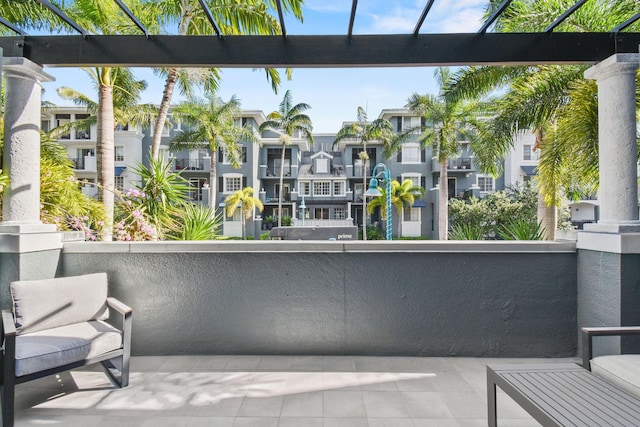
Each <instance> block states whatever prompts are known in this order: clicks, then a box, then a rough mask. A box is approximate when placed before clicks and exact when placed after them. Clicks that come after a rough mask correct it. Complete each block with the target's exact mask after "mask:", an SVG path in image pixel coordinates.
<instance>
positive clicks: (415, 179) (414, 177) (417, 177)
mask: <svg viewBox="0 0 640 427" xmlns="http://www.w3.org/2000/svg"><path fill="white" fill-rule="evenodd" d="M421 177H422V176H421V175H402V177H401V178H400V179H401V181H400V183H401V184H402V181H404V180H405V179H410V180H411V183H412V184H413V186H414V187H419V186H420V178H421Z"/></svg>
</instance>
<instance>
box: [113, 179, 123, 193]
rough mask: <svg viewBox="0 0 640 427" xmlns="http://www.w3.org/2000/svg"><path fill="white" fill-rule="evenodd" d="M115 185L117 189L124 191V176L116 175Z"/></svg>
mask: <svg viewBox="0 0 640 427" xmlns="http://www.w3.org/2000/svg"><path fill="white" fill-rule="evenodd" d="M115 185H116V190H118V191H124V177H123V176H116V180H115Z"/></svg>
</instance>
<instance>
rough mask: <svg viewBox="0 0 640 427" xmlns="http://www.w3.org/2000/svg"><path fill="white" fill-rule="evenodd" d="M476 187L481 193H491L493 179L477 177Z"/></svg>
mask: <svg viewBox="0 0 640 427" xmlns="http://www.w3.org/2000/svg"><path fill="white" fill-rule="evenodd" d="M478 187H479V188H480V192H481V193H488V192H490V191H493V177H490V176H478Z"/></svg>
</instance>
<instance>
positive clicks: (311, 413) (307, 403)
mask: <svg viewBox="0 0 640 427" xmlns="http://www.w3.org/2000/svg"><path fill="white" fill-rule="evenodd" d="M323 408H324V395H323V392H321V391H316V392H312V393H297V394H290V395H286V396H284V401H283V403H282V412H281V413H280V417H281V418H284V417H322V415H323V411H324V409H323Z"/></svg>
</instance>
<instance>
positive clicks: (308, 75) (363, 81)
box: [43, 0, 487, 133]
mask: <svg viewBox="0 0 640 427" xmlns="http://www.w3.org/2000/svg"><path fill="white" fill-rule="evenodd" d="M486 3H487V2H486V0H455V1H451V0H436V1H435V2H434V4H433V7H432V9H431V11H430V13H429V15H428V16H427V19H426V20H425V22H424V24H423V26H422V29H421V32H422V33H436V32H442V33H464V32H475V31H477V30H478V29H479V28H480V27H481V25H482V15H483V9H484V6H485V5H486ZM425 4H426V0H360V1H359V2H358V8H357V14H356V19H355V22H354V28H353V32H354V34H382V33H386V34H407V33H411V32H413V29H414V27H415V25H416V23H417V20H418V18H419V16H420V13H421V12H422V9H423V8H424V5H425ZM350 12H351V1H349V0H306V1H305V7H304V23H303V24H300V23H298V22H296V21H295V20H294V19H293V18H290V17H289V18H285V24H286V27H287V33H288V34H291V35H294V34H307V35H308V34H346V33H347V29H348V26H349V16H350ZM46 71H47V72H48V73H50V74H52V75H53V76H55V77H56V81H55V82H53V83H45V85H44V87H45V93H44V95H43V99H44V100H46V101H51V102H53V103H55V104H57V105H70V103H69V101H65V100H62V99H60V98H59V97H58V96H57V94H56V89H57V88H58V87H60V86H69V87H72V88H74V89H76V90H79V91H81V92H83V93H85V94H87V95H90V96H92V97H95V98H97V95H94V94H96V91H95V89H94V88H93V87H92V85H91V83H90V80H89V78H88V76H87V75H86V73H85V72H84V71H82V70H78V69H71V68H47V69H46ZM135 74H136V76H137V77H138V78H140V79H144V80H146V81H147V83H148V85H149V87H148V88H147V90H146V91H145V92H144V94H143V96H142V102H145V103H146V102H149V103H155V104H157V103H159V102H160V100H161V97H162V89H163V84H164V82H163V81H162V80H161V79H159V78H157V77H155V76H154V74H153V73H152V71H151V70H150V69H145V68H137V69H135ZM281 74H282V75H283V83H282V85H281V88H280V90H279V92H278V94H274V93H273V91H272V90H271V86H270V84H269V83H268V82H267V80H266V78H265V73H264V71H263V70H255V71H254V70H251V69H223V73H222V79H223V80H222V84H221V88H220V91H219V96H221V97H222V98H223V99H225V100H227V99H229V98H230V97H231V96H232V95H236V96H237V97H238V98H239V99H240V101H241V104H242V108H244V109H249V110H262V111H264V113H265V114H268V113H269V112H270V111H273V110H275V109H277V108H278V104H279V103H280V101H281V99H282V96H283V94H284V92H285V91H286V90H288V89H290V90H291V92H292V94H293V101H294V102H295V103H298V102H305V103H307V104H310V105H311V107H312V108H311V110H309V111H308V114H309V116H311V119H312V121H313V125H314V132H316V133H331V132H337V131H338V130H339V129H340V126H341V124H342V122H343V121H350V120H354V119H355V118H356V111H357V108H358V106H362V107H364V108H366V110H367V112H368V115H369V118H376V117H377V116H378V115H379V114H380V111H381V110H382V109H384V108H399V107H402V106H404V104H405V103H406V99H407V98H408V97H409V96H410V95H411V94H412V93H414V92H418V93H434V94H435V93H437V86H436V84H435V82H434V79H433V68H427V67H421V68H341V69H337V68H331V69H294V70H293V79H292V80H290V81H287V80H285V79H284V70H282V71H281ZM181 99H182V98H181V97H180V96H179V94H178V93H175V94H174V98H173V101H174V102H179V101H180V100H181Z"/></svg>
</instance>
